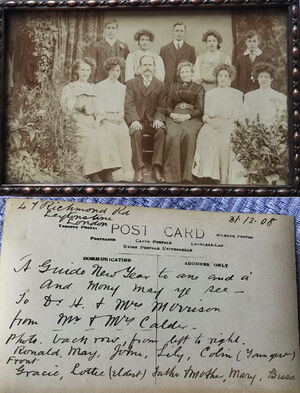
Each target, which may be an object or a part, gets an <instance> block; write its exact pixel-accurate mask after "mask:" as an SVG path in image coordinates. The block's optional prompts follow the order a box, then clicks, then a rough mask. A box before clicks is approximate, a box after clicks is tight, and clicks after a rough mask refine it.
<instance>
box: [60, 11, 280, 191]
mask: <svg viewBox="0 0 300 393" xmlns="http://www.w3.org/2000/svg"><path fill="white" fill-rule="evenodd" d="M117 32H118V22H117V20H115V19H109V20H106V21H105V22H104V34H103V39H102V40H101V41H100V42H99V43H97V46H95V52H94V53H95V60H92V59H90V58H83V59H82V60H77V61H76V62H75V64H74V66H73V81H72V82H71V83H69V84H68V85H66V86H65V87H64V88H63V91H62V97H61V104H62V106H63V108H64V110H65V111H67V112H68V113H69V114H70V115H71V116H72V118H73V119H74V121H75V122H76V129H77V131H76V141H77V150H78V156H79V157H80V160H82V170H83V175H84V176H86V177H88V178H89V180H90V181H92V182H100V181H108V182H111V181H115V182H122V181H124V182H132V181H135V182H143V181H144V169H145V160H144V156H143V135H144V134H150V135H152V136H153V155H152V177H153V179H154V180H155V181H156V182H168V183H201V182H205V183H221V184H228V183H230V184H243V183H247V178H246V173H245V170H244V168H243V167H242V165H241V164H240V163H239V162H238V161H237V160H236V159H235V157H234V153H233V151H232V149H231V135H232V132H233V131H234V127H235V124H236V121H237V120H241V119H248V120H249V121H260V122H262V123H263V124H265V125H271V124H272V123H273V122H274V121H275V118H276V116H277V115H278V114H282V113H283V112H286V110H287V99H286V96H285V95H284V94H282V93H280V92H278V91H276V90H274V89H272V88H271V83H272V80H273V78H274V67H273V66H272V65H271V64H270V62H269V61H268V59H267V58H266V56H265V54H264V53H263V52H262V50H261V49H260V47H259V45H260V37H259V35H258V34H257V33H256V32H255V31H253V30H251V31H249V32H247V34H246V35H245V51H244V52H243V53H241V54H240V55H239V56H238V57H237V59H236V61H235V67H234V66H233V65H232V64H231V59H230V57H229V56H227V55H226V54H224V53H222V52H221V50H220V49H221V44H222V41H223V40H222V37H221V35H220V34H219V33H218V32H217V31H215V30H209V31H207V32H205V33H204V34H203V38H202V40H203V42H205V43H206V47H207V50H206V52H205V53H202V54H200V55H199V56H198V57H197V58H196V55H195V48H194V47H193V46H191V45H189V44H188V43H186V42H185V40H184V38H185V34H186V26H185V25H184V24H183V23H182V22H178V23H175V24H174V26H173V40H172V42H171V43H169V44H168V45H166V46H163V47H162V48H161V50H160V55H158V54H157V53H155V52H152V51H151V49H150V45H151V42H153V40H154V35H153V33H152V32H151V31H149V30H140V31H138V32H137V33H136V34H135V35H134V39H135V41H137V43H138V46H139V49H138V50H136V51H134V52H129V49H128V46H127V45H126V44H125V43H123V42H121V41H119V40H118V39H117ZM95 64H96V67H95ZM91 81H93V82H95V83H91ZM231 85H232V86H233V87H231Z"/></svg>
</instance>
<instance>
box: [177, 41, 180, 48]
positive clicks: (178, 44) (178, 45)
mask: <svg viewBox="0 0 300 393" xmlns="http://www.w3.org/2000/svg"><path fill="white" fill-rule="evenodd" d="M177 50H180V43H179V42H177Z"/></svg>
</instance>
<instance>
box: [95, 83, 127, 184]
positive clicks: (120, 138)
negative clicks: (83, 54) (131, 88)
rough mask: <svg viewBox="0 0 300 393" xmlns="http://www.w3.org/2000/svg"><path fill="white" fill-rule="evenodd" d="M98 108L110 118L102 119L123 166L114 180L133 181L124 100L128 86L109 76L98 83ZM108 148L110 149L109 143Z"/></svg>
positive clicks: (114, 173)
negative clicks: (116, 120)
mask: <svg viewBox="0 0 300 393" xmlns="http://www.w3.org/2000/svg"><path fill="white" fill-rule="evenodd" d="M96 91H97V108H98V110H99V111H100V112H102V113H104V114H105V113H107V117H109V118H110V120H108V119H105V120H103V121H102V124H103V126H104V127H105V129H106V130H107V132H108V133H109V135H110V137H111V138H112V139H113V143H114V146H115V149H116V151H115V153H116V154H117V155H118V157H119V160H120V162H121V165H120V166H121V168H120V169H118V170H117V171H115V172H113V175H112V176H113V180H114V181H127V182H131V181H132V180H133V178H134V170H133V167H132V163H131V159H132V151H131V140H130V136H129V130H128V127H127V124H126V123H125V120H124V101H125V92H126V86H125V85H123V84H122V83H120V82H119V81H116V82H115V83H114V82H112V81H111V79H109V78H107V79H105V80H104V81H101V82H99V83H97V85H96ZM114 118H118V119H120V118H121V121H120V122H118V123H115V122H113V121H112V120H114ZM106 148H107V149H110V148H111V146H110V145H109V143H107V144H106Z"/></svg>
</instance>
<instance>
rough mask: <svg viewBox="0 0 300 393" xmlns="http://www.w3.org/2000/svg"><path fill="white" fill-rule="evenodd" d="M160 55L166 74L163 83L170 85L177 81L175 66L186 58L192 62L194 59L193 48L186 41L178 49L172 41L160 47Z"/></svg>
mask: <svg viewBox="0 0 300 393" xmlns="http://www.w3.org/2000/svg"><path fill="white" fill-rule="evenodd" d="M160 56H161V58H162V59H163V62H164V65H165V70H166V76H165V83H166V85H168V86H170V85H172V84H173V83H175V82H176V81H177V77H176V74H177V66H178V64H179V63H180V62H181V61H184V60H187V61H189V62H191V63H192V64H194V63H195V61H196V54H195V48H194V47H193V46H191V45H189V44H187V43H186V42H184V43H183V45H182V47H181V48H180V50H178V49H176V48H175V46H174V43H173V41H172V42H170V43H169V44H168V45H165V46H163V47H162V48H161V49H160Z"/></svg>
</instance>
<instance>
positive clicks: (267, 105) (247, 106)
mask: <svg viewBox="0 0 300 393" xmlns="http://www.w3.org/2000/svg"><path fill="white" fill-rule="evenodd" d="M241 118H242V119H243V120H249V121H250V122H257V121H259V122H260V123H262V124H264V125H265V126H267V127H268V126H272V125H274V124H276V125H279V123H280V122H281V121H282V119H283V120H284V119H286V118H287V97H286V95H284V94H282V93H280V92H279V91H276V90H274V89H272V88H267V89H261V88H259V89H256V90H253V91H250V92H249V93H247V94H245V99H244V105H243V110H242V116H241ZM284 121H286V120H284ZM286 133H287V124H286ZM282 149H283V151H284V150H287V145H283V146H282ZM266 179H267V181H268V183H269V184H271V183H272V181H276V184H277V185H279V184H286V180H285V179H280V177H279V175H278V174H273V175H270V176H267V177H266Z"/></svg>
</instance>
